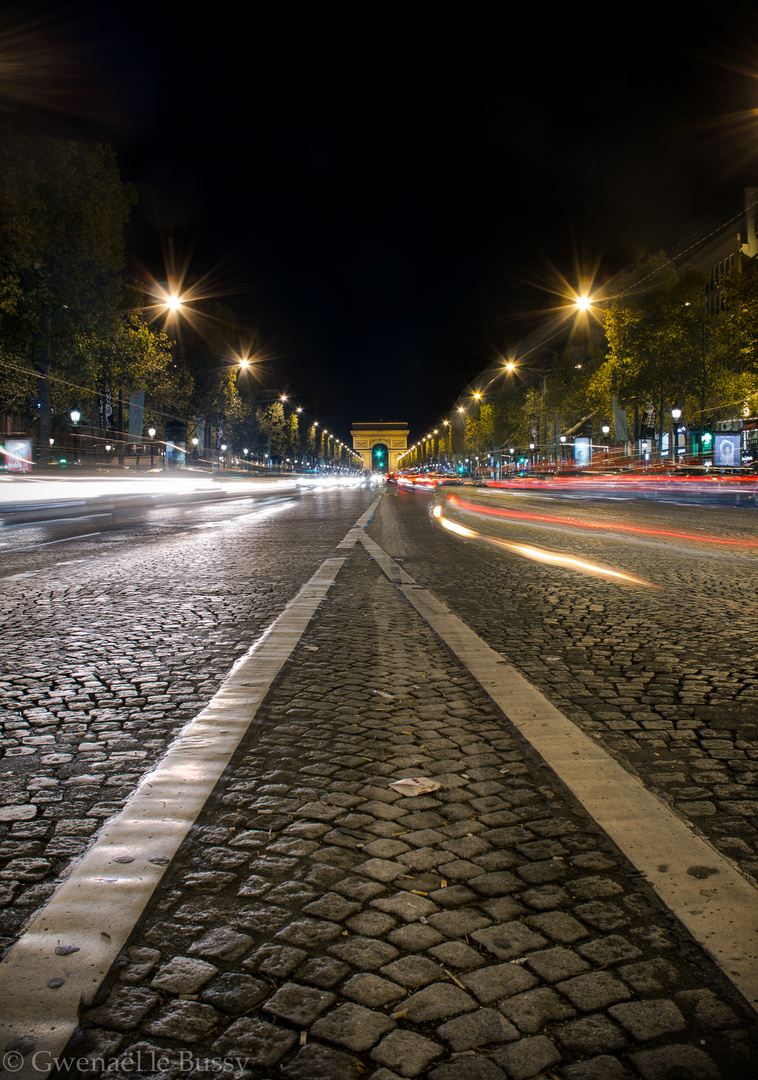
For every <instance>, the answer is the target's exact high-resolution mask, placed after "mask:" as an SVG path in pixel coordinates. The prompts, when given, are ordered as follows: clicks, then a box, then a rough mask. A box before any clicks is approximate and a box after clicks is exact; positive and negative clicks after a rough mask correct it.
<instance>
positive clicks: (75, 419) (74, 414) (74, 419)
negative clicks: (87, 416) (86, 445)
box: [50, 406, 82, 458]
mask: <svg viewBox="0 0 758 1080" xmlns="http://www.w3.org/2000/svg"><path fill="white" fill-rule="evenodd" d="M69 416H70V417H71V423H72V424H73V425H74V457H75V458H78V456H79V454H78V449H79V428H78V426H77V425H78V424H79V421H80V420H81V418H82V414H81V413H80V412H79V410H78V409H77V408H76V406H74V408H73V409H72V410H71V412H70V413H69ZM50 445H51V446H52V443H51V444H50Z"/></svg>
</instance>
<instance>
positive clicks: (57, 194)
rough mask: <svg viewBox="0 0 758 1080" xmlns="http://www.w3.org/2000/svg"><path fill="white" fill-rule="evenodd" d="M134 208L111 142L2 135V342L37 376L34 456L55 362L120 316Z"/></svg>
mask: <svg viewBox="0 0 758 1080" xmlns="http://www.w3.org/2000/svg"><path fill="white" fill-rule="evenodd" d="M134 202H135V194H134V191H133V189H132V188H131V187H129V186H128V185H125V184H123V183H122V181H121V178H120V176H119V172H118V166H117V164H116V158H115V155H114V154H113V151H112V150H111V149H110V148H109V147H108V146H104V145H101V144H98V143H94V144H91V145H86V144H84V143H79V142H60V141H58V140H55V139H40V138H28V137H26V136H17V135H15V134H13V133H12V132H11V131H10V129H8V128H6V129H5V130H4V131H2V133H0V313H1V314H2V339H3V347H4V349H5V350H9V351H11V352H12V353H13V354H14V355H17V356H18V355H25V356H27V357H28V358H29V361H30V362H31V365H33V367H34V368H35V370H36V372H37V374H38V377H39V395H38V400H39V417H40V426H39V457H40V460H43V461H46V460H47V459H48V453H49V444H48V440H49V434H50V415H51V381H50V375H51V371H52V370H53V367H54V365H56V364H58V363H59V362H60V361H61V360H62V359H63V358H64V357H65V356H66V355H68V356H69V357H70V354H71V353H72V351H73V350H74V349H75V347H76V342H77V339H79V338H81V337H84V336H87V335H93V334H95V333H97V332H102V331H103V330H104V329H105V328H106V327H108V326H109V325H110V324H111V323H112V320H113V318H114V315H115V312H116V311H117V308H118V304H119V298H120V291H121V271H122V269H123V265H124V244H123V231H124V226H125V224H126V221H127V218H128V216H129V211H130V208H131V206H132V205H133V204H134Z"/></svg>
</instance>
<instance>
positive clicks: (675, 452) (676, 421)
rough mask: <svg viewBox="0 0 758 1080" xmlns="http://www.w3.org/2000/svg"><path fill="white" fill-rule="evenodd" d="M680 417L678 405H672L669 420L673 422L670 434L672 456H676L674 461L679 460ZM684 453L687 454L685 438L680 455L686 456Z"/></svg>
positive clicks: (680, 411)
mask: <svg viewBox="0 0 758 1080" xmlns="http://www.w3.org/2000/svg"><path fill="white" fill-rule="evenodd" d="M681 416H682V410H681V409H680V407H679V405H678V404H677V405H674V407H673V409H672V410H671V418H672V420H673V421H674V430H673V433H672V434H673V439H672V445H671V449H672V451H673V454H672V456H674V455H676V457H675V460H677V461H678V460H679V453H680V450H679V421H680V419H681ZM686 452H687V440H686V438H685V445H684V448H683V449H682V451H681V453H682V454H686Z"/></svg>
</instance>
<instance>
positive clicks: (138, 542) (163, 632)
mask: <svg viewBox="0 0 758 1080" xmlns="http://www.w3.org/2000/svg"><path fill="white" fill-rule="evenodd" d="M371 498H372V496H371V493H370V492H358V493H348V492H344V493H342V494H340V493H334V495H333V496H331V501H330V508H331V509H333V510H335V511H336V512H335V514H334V515H333V516H331V517H330V516H329V515H327V516H322V515H321V514H320V513H319V505H320V500H319V499H318V498H316V500H315V501H314V500H313V499H303V500H290V501H279V502H277V503H275V504H274V505H272V506H270V507H256V505H255V504H254V503H251V502H246V501H241V502H234V503H231V504H225V507H224V509H223V510H219V508H218V507H217V506H203V505H197V506H193V507H191V508H189V509H181V508H178V507H177V508H174V509H173V510H163V511H157V512H155V513H153V514H152V515H150V517H149V518H148V520H147V522H146V523H145V524H143V525H133V526H126V527H124V528H119V529H117V530H115V531H113V532H107V531H103V532H102V533H101V534H98V535H95V536H91V537H89V538H86V539H82V540H80V541H78V542H77V543H76V544H75V545H74V544H62V545H61V546H57V542H53V544H52V545H51V546H45V545H46V544H47V543H48V540H47V537H48V535H49V534H48V533H47V532H45V531H44V529H43V528H39V529H37V528H34V529H27V530H25V531H24V534H23V538H24V540H25V542H26V543H27V544H29V545H30V546H29V547H28V549H27V550H25V551H20V552H16V551H14V550H13V549H14V544H15V545H17V544H18V537H19V533H18V532H9V533H6V534H5V535H1V536H0V552H2V557H3V567H4V569H6V570H9V571H16V573H10V574H6V576H5V577H3V579H2V584H3V590H2V598H1V599H0V624H1V625H2V635H0V673H2V674H0V758H2V760H0V951H2V952H4V951H5V949H6V948H7V946H8V945H10V944H11V943H12V941H13V940H14V939H15V937H16V935H17V934H18V932H19V931H20V929H21V928H22V926H23V925H24V923H25V922H26V921H27V920H28V919H29V918H30V916H31V915H32V914H33V913H34V911H35V910H36V909H37V908H38V907H39V905H40V904H41V903H43V902H44V901H45V900H46V899H47V898H48V897H49V896H50V894H51V893H52V891H53V888H54V882H55V880H56V878H57V877H58V876H59V875H60V874H61V873H64V872H65V868H66V866H67V865H68V863H69V862H70V861H71V859H72V858H75V857H77V856H78V855H80V854H81V853H82V852H83V851H84V850H85V849H86V847H87V845H88V844H89V842H90V839H91V838H92V836H93V835H94V834H95V833H96V831H97V830H98V829H99V828H100V826H101V825H102V823H103V821H104V820H105V819H106V818H108V817H110V816H111V815H112V814H114V813H115V812H117V811H118V810H120V809H121V807H122V806H123V803H124V802H125V800H126V798H127V797H128V796H129V794H130V793H131V792H132V791H133V790H134V788H135V786H136V784H137V782H138V781H139V779H140V777H141V776H142V775H143V774H144V773H145V772H146V771H147V770H149V769H150V768H151V767H152V766H153V765H154V764H155V762H156V761H157V760H158V758H159V757H160V756H161V754H162V753H163V752H164V750H165V749H166V746H167V745H168V743H169V742H170V740H171V739H172V738H173V736H174V735H175V734H176V733H177V732H178V731H179V730H180V728H181V727H182V726H183V725H184V724H185V723H186V722H187V721H188V720H190V719H192V717H193V716H195V715H196V714H197V713H198V712H199V711H200V710H201V708H202V707H203V706H204V705H205V704H206V703H207V701H208V700H209V699H210V698H211V697H212V696H213V694H215V693H216V691H217V690H218V687H219V682H220V680H221V679H222V678H223V677H224V675H225V674H226V672H227V671H228V670H229V668H230V667H231V665H232V664H233V663H234V661H235V660H236V659H237V657H238V656H239V655H240V653H243V652H244V651H245V650H246V649H247V648H248V647H249V646H250V645H251V644H252V642H253V641H254V640H255V639H256V637H257V636H258V635H259V634H260V633H261V631H262V630H263V629H264V628H265V627H266V626H267V625H268V624H269V623H270V621H271V620H272V619H273V618H275V617H276V616H277V615H278V614H279V612H280V611H281V610H282V608H283V607H284V606H285V605H286V603H287V602H288V601H289V600H290V598H291V597H292V596H293V595H294V594H295V593H296V592H297V590H298V588H299V587H300V585H301V583H302V582H303V581H305V580H307V578H308V577H309V576H310V575H311V574H312V573H313V572H314V570H315V569H316V568H317V567H318V566H319V565H320V563H321V561H322V560H323V559H324V558H325V557H327V556H328V555H331V554H333V551H334V545H335V544H336V543H338V542H339V540H341V539H342V537H343V536H344V534H345V529H346V525H345V522H346V521H347V522H352V521H354V520H355V518H356V517H358V516H359V515H360V514H361V513H362V511H363V509H365V507H366V506H368V505H369V503H370V500H371ZM285 513H286V515H287V520H288V522H289V524H290V527H293V528H294V529H295V531H300V530H306V531H308V533H309V535H310V542H309V544H308V545H301V544H297V543H296V544H292V545H290V546H288V547H286V548H285V550H282V543H281V520H282V514H285ZM342 515H344V516H342ZM316 520H318V522H319V524H318V529H317V530H316V529H314V524H315V522H316ZM97 527H98V528H102V529H103V530H105V528H106V526H105V525H100V524H99V525H98V526H97ZM72 528H73V529H75V528H76V526H73V527H72V526H69V531H71V530H72ZM80 529H81V531H82V532H91V529H92V527H91V523H90V522H89V521H88V522H87V524H86V525H85V526H83V527H82V526H80ZM221 536H222V537H223V545H224V556H223V559H222V560H219V558H218V547H219V540H220V537H221ZM9 537H10V539H9ZM13 538H15V540H14V539H13ZM37 541H41V542H42V546H41V547H37V548H35V547H34V546H33V544H34V543H35V542H37ZM74 546H75V547H76V553H77V556H78V558H76V559H74V560H72V559H71V557H70V555H69V556H66V554H65V552H66V551H67V550H68V551H71V550H72V548H73V547H74ZM9 548H10V549H11V550H10V552H9V553H6V552H5V551H4V550H3V549H9ZM56 560H61V561H56ZM30 642H34V648H31V647H30ZM244 858H245V856H244V853H242V854H240V853H238V852H234V851H229V850H223V849H222V850H218V851H210V852H209V854H208V861H209V863H210V865H211V866H213V867H217V868H218V870H219V871H220V870H226V869H227V868H228V867H229V866H232V865H234V864H235V860H240V859H244ZM222 864H223V865H222Z"/></svg>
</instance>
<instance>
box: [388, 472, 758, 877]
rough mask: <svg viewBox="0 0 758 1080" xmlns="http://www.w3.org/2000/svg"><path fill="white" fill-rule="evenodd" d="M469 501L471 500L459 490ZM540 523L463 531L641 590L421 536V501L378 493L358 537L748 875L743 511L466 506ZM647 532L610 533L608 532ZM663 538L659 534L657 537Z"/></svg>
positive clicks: (748, 524)
mask: <svg viewBox="0 0 758 1080" xmlns="http://www.w3.org/2000/svg"><path fill="white" fill-rule="evenodd" d="M465 498H466V499H467V501H470V500H471V499H474V500H476V499H477V496H476V495H474V494H473V492H472V491H471V490H470V489H466V491H465ZM479 499H480V501H481V502H482V503H483V504H485V505H488V506H492V505H493V504H494V505H506V506H509V507H511V508H514V507H515V508H517V509H518V510H519V511H521V512H523V513H526V514H535V515H540V516H542V517H551V516H552V517H555V516H559V517H562V518H567V517H568V518H573V519H575V520H577V521H579V522H581V521H585V520H587V519H589V520H592V521H600V522H606V523H607V525H608V530H609V531H608V533H607V534H603V535H598V533H597V531H588V530H583V529H581V528H576V529H572V528H571V527H570V526H569V527H567V526H565V525H551V524H549V523H546V522H544V521H534V522H528V521H513V520H512V521H509V522H508V523H507V524H506V525H503V526H500V527H499V526H498V523H497V522H496V521H494V520H493V519H492V518H487V519H484V521H483V522H479V523H477V522H475V520H474V519H472V518H468V519H467V518H463V517H461V518H460V519H459V520H461V521H465V522H466V523H467V524H472V523H473V524H474V525H475V527H479V528H482V529H483V531H487V532H491V533H493V534H495V535H498V536H501V537H507V538H508V540H511V541H513V542H524V541H526V542H528V543H532V544H539V545H540V546H542V547H544V548H549V549H552V550H561V551H566V552H569V553H570V554H573V555H575V556H579V557H583V558H590V559H594V560H596V561H597V562H599V563H601V564H603V565H605V566H610V567H613V568H616V569H620V570H623V571H624V572H626V573H631V574H634V575H638V576H639V577H641V578H643V579H645V580H647V581H650V582H652V583H653V584H655V585H657V586H659V587H658V588H655V589H649V588H641V587H639V586H633V585H632V586H630V585H624V584H617V583H615V582H611V581H608V580H603V579H601V578H596V577H591V576H588V575H583V574H579V573H575V572H572V571H567V570H564V569H555V568H553V567H549V566H545V565H542V564H539V563H536V562H531V561H529V560H527V559H524V558H521V557H519V556H518V555H514V554H510V553H508V552H506V551H503V550H502V548H500V549H493V548H488V547H486V546H484V545H482V544H479V543H477V542H471V541H465V540H461V539H460V538H458V537H453V536H450V535H449V534H447V533H443V532H442V530H438V531H437V533H436V534H435V533H434V532H433V531H432V530H430V529H429V515H428V508H429V501H428V498H427V497H424V496H419V495H417V494H415V493H406V492H403V491H394V492H388V494H387V497H386V498H385V499H383V500H382V506H381V510H380V512H379V513H377V514H376V515H375V517H374V519H373V521H372V523H371V526H370V529H369V532H370V533H371V535H372V536H373V537H374V538H375V539H376V540H377V541H378V543H380V544H381V545H382V547H384V549H385V550H386V551H387V552H388V553H389V554H390V555H392V556H393V557H397V558H398V559H399V561H400V563H401V565H402V566H404V567H405V568H406V569H407V570H408V572H409V573H410V574H411V575H412V576H413V578H414V580H416V581H417V582H418V583H419V584H421V585H423V586H425V587H427V588H429V589H431V590H432V591H433V592H434V593H435V595H436V596H438V597H439V598H440V599H441V600H443V601H444V602H445V603H446V604H447V605H448V606H449V607H450V608H451V610H452V611H454V612H455V614H457V615H459V616H460V617H461V618H462V619H463V620H464V621H465V622H466V623H468V625H469V626H470V627H471V628H472V629H473V630H475V631H476V633H477V634H479V635H480V636H481V637H482V638H483V639H484V640H485V641H486V642H487V644H488V645H490V646H491V647H492V648H493V649H495V650H497V651H499V652H501V653H502V654H503V655H504V656H506V657H507V658H508V659H509V660H510V662H511V663H513V664H514V665H515V666H516V667H517V668H518V669H519V670H520V671H521V672H522V673H523V674H524V675H526V677H527V678H528V679H529V680H530V681H531V682H532V683H533V684H534V685H535V686H537V687H538V688H539V689H540V690H541V691H542V692H543V693H544V694H545V695H546V696H547V697H548V698H549V699H550V700H551V701H552V702H553V703H554V704H555V705H557V706H558V708H560V709H561V711H562V712H563V713H564V714H565V715H566V716H568V717H569V718H570V719H571V720H573V721H574V722H575V723H577V724H578V725H579V726H580V727H582V728H583V729H584V730H585V731H587V732H588V733H589V734H591V735H592V736H593V737H594V738H596V739H598V740H599V741H600V742H601V744H602V745H603V746H604V747H605V749H606V750H608V751H609V752H610V753H612V754H613V755H614V756H616V757H617V758H618V759H619V760H620V761H621V762H622V763H623V764H624V766H625V767H626V768H627V769H628V770H629V771H631V772H633V773H635V774H637V775H639V776H640V777H641V778H642V779H643V780H644V782H645V784H646V786H647V787H648V788H649V789H650V790H652V791H654V792H655V793H656V794H657V795H658V796H659V798H661V799H663V800H664V801H666V802H668V803H669V804H670V805H672V806H673V808H674V809H675V811H676V812H677V813H678V814H679V815H680V816H682V817H683V818H685V819H686V820H688V821H690V822H691V823H692V824H693V826H694V827H695V828H696V829H697V830H698V831H699V832H701V833H702V834H703V835H704V836H706V837H707V838H708V839H709V840H710V841H711V842H712V843H713V844H714V845H715V846H716V847H717V848H718V849H719V850H720V851H721V852H722V853H723V854H724V855H726V856H727V857H728V858H730V859H731V860H732V861H733V862H735V863H736V864H737V865H738V866H739V867H740V869H741V870H742V871H743V872H744V873H745V874H748V875H750V876H751V877H752V878H756V877H758V660H757V659H756V651H755V645H754V642H755V641H756V640H757V639H758V548H753V549H750V548H744V547H743V548H740V547H736V546H732V547H730V546H728V545H726V546H725V545H718V544H709V543H705V542H695V541H685V540H682V539H679V538H677V537H676V536H672V535H671V533H672V532H676V531H679V532H689V533H695V534H700V535H703V536H713V535H718V536H721V537H724V538H727V539H729V540H732V541H735V540H750V541H752V542H754V543H755V542H756V541H758V513H756V511H755V510H751V509H735V508H726V509H723V508H722V509H718V508H713V507H694V508H693V507H679V506H660V505H655V504H650V503H646V504H644V505H642V506H641V505H640V504H636V503H624V504H618V503H605V504H604V503H602V502H592V503H570V502H566V501H558V500H556V501H550V500H540V499H527V498H518V499H516V500H513V499H511V500H498V499H493V497H492V496H489V497H488V496H480V497H479ZM615 521H619V522H621V523H622V524H623V525H626V526H627V527H628V526H630V525H631V526H635V525H636V526H642V527H644V528H647V529H653V530H659V531H660V532H661V534H660V535H655V534H650V535H639V534H638V535H634V534H629V533H624V532H615V533H614V531H613V523H614V522H615ZM667 533H668V534H669V535H666V534H667Z"/></svg>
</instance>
